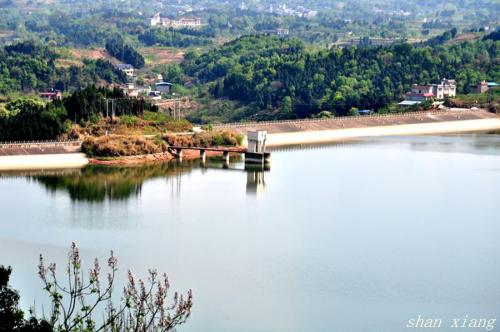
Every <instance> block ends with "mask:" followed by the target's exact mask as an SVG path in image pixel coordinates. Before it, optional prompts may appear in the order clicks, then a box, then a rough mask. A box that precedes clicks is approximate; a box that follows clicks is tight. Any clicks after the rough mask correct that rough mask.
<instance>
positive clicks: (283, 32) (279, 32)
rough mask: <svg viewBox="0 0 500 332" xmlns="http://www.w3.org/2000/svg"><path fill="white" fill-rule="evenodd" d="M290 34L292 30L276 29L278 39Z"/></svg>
mask: <svg viewBox="0 0 500 332" xmlns="http://www.w3.org/2000/svg"><path fill="white" fill-rule="evenodd" d="M289 34H290V30H288V29H276V36H278V37H287V36H288V35H289Z"/></svg>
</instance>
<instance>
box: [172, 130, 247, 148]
mask: <svg viewBox="0 0 500 332" xmlns="http://www.w3.org/2000/svg"><path fill="white" fill-rule="evenodd" d="M164 139H165V141H166V142H167V143H168V144H169V145H171V146H186V147H191V146H196V147H213V146H239V145H241V143H242V142H243V136H242V135H239V134H235V133H233V132H229V131H225V130H224V131H223V130H219V131H211V132H202V133H196V134H193V135H189V136H187V135H173V134H168V135H165V136H164Z"/></svg>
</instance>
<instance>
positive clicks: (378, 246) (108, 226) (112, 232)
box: [0, 134, 500, 332]
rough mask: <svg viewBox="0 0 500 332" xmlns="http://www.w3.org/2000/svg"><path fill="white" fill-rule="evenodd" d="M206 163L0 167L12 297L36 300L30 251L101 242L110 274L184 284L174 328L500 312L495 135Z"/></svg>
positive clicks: (341, 327) (318, 327)
mask: <svg viewBox="0 0 500 332" xmlns="http://www.w3.org/2000/svg"><path fill="white" fill-rule="evenodd" d="M221 167H222V166H221V165H220V164H219V163H217V162H209V163H207V165H206V167H201V166H200V162H199V161H193V162H189V163H182V164H179V163H170V164H166V165H162V166H147V167H140V168H136V167H135V168H121V169H120V168H117V169H113V168H93V167H89V168H86V169H84V170H80V171H65V172H63V173H56V174H53V172H46V173H30V174H12V173H10V174H5V173H4V174H2V175H1V177H0V210H1V217H0V229H1V231H0V264H4V265H12V266H13V269H14V273H13V279H12V284H13V286H14V287H15V288H17V289H19V290H21V299H22V305H23V306H24V307H25V308H27V307H29V306H30V305H32V304H33V302H34V301H35V300H36V303H37V304H38V305H40V303H44V301H45V300H44V299H45V298H46V297H45V295H44V294H43V293H42V291H41V283H40V281H39V280H38V278H37V275H36V266H37V259H38V255H39V254H40V253H44V254H45V256H46V257H47V260H49V261H56V262H58V263H59V266H62V265H63V263H64V261H65V257H66V252H67V249H68V248H69V245H70V243H71V241H75V242H77V243H78V245H79V246H80V248H81V249H82V252H83V257H84V259H85V261H86V262H87V263H89V262H91V258H92V257H94V256H98V257H100V258H102V259H104V258H105V257H106V255H107V253H108V252H109V250H110V249H113V250H114V251H115V253H116V255H117V257H118V259H119V265H120V274H121V275H122V276H125V274H126V270H127V269H129V268H130V269H132V270H133V271H134V272H136V273H137V274H138V275H144V274H143V272H144V271H146V270H147V269H148V268H150V267H155V268H157V269H158V270H160V271H165V272H168V274H169V276H170V279H171V282H172V288H173V289H175V290H179V291H185V290H187V289H188V288H193V291H194V295H195V298H194V308H193V315H192V317H191V318H190V319H189V321H188V322H187V324H186V325H183V326H181V327H180V328H179V331H186V332H192V331H204V332H207V331H208V332H210V331H214V332H215V331H217V332H220V331H228V332H229V331H231V332H232V331H262V332H264V331H265V332H285V331H286V332H291V331H297V332H298V331H342V332H350V331H353V332H354V331H355V332H358V331H359V332H361V331H363V332H366V331H383V332H388V331H389V332H390V331H408V329H407V328H406V325H407V324H408V320H409V319H411V318H416V317H417V316H418V315H422V316H424V317H430V318H442V319H443V320H444V321H445V322H447V321H448V320H449V321H450V322H451V319H452V318H464V317H466V316H465V315H468V317H469V318H488V319H493V318H496V319H500V240H499V239H500V205H499V201H500V135H481V134H477V135H462V136H443V137H439V136H427V137H406V138H387V139H374V140H367V141H359V142H352V143H345V144H336V145H328V146H316V147H308V148H290V149H283V150H277V151H274V152H273V162H272V168H271V170H269V171H266V172H258V171H248V172H247V171H245V170H244V166H243V164H242V163H241V162H239V161H235V162H233V163H231V164H230V169H222V168H221ZM120 281H122V280H120ZM499 324H500V323H499ZM497 325H498V324H497ZM498 329H499V327H498V326H495V330H498ZM410 330H411V329H410ZM443 330H444V331H448V330H449V329H443ZM462 330H463V329H462ZM472 330H481V329H472ZM482 330H484V329H482Z"/></svg>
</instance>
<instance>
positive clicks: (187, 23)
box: [150, 13, 201, 29]
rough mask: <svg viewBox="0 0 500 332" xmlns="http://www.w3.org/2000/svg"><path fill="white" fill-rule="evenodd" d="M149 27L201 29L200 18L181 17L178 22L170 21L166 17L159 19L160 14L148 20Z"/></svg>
mask: <svg viewBox="0 0 500 332" xmlns="http://www.w3.org/2000/svg"><path fill="white" fill-rule="evenodd" d="M150 24H151V26H163V27H168V28H174V29H180V28H199V27H201V18H199V17H181V18H180V19H178V20H171V19H169V18H167V17H161V15H160V13H158V14H156V15H155V16H153V17H152V18H151V19H150Z"/></svg>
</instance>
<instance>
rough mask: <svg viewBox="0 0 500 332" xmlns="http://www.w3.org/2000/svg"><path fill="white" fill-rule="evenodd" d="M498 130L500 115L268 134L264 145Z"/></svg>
mask: <svg viewBox="0 0 500 332" xmlns="http://www.w3.org/2000/svg"><path fill="white" fill-rule="evenodd" d="M498 129H500V117H497V118H489V119H476V120H457V121H446V122H432V123H415V124H403V125H389V126H378V127H364V128H350V129H332V130H328V129H326V130H310V131H297V132H288V133H272V134H268V135H267V146H268V147H270V148H273V147H281V146H290V145H301V144H315V143H329V142H332V143H333V142H337V141H343V140H349V139H355V138H363V137H377V136H379V137H380V136H412V135H438V134H452V133H466V132H476V131H488V130H498Z"/></svg>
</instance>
